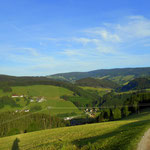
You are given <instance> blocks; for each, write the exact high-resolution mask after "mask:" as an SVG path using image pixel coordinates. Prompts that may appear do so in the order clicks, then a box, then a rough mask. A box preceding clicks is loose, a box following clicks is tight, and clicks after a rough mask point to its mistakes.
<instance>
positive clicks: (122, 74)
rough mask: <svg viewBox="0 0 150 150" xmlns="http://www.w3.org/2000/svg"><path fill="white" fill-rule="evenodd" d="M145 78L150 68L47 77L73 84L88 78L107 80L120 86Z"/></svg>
mask: <svg viewBox="0 0 150 150" xmlns="http://www.w3.org/2000/svg"><path fill="white" fill-rule="evenodd" d="M144 76H150V67H147V68H146V67H145V68H144V67H143V68H117V69H100V70H94V71H89V72H70V73H60V74H55V75H51V76H47V77H48V78H51V79H58V80H66V81H71V82H74V81H76V80H79V79H82V78H87V77H93V78H106V79H110V80H112V81H115V82H116V83H118V84H125V83H127V82H129V81H131V80H133V79H134V78H137V77H144Z"/></svg>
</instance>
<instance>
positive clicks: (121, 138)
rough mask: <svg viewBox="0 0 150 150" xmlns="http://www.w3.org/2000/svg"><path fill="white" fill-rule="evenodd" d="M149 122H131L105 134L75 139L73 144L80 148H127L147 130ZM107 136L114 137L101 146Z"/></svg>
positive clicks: (113, 149) (109, 149)
mask: <svg viewBox="0 0 150 150" xmlns="http://www.w3.org/2000/svg"><path fill="white" fill-rule="evenodd" d="M147 124H150V120H143V121H137V122H133V123H129V124H126V125H123V126H121V127H119V128H118V129H116V130H114V131H113V132H110V133H106V134H104V135H100V136H94V137H89V138H83V139H79V140H75V141H73V144H75V145H76V146H77V147H78V148H79V149H81V148H83V149H94V150H95V149H106V150H125V149H127V147H128V146H129V145H130V143H131V142H133V143H132V144H133V145H134V139H135V138H136V137H137V136H138V135H140V133H142V131H144V130H145V128H146V125H147ZM107 138H112V139H111V140H110V141H109V144H106V145H105V146H103V147H101V144H102V142H105V140H106V139H107ZM131 149H132V148H131Z"/></svg>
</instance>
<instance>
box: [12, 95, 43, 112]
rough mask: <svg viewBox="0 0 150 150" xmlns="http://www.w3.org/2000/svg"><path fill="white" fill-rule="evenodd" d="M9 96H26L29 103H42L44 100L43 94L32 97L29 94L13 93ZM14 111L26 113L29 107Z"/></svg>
mask: <svg viewBox="0 0 150 150" xmlns="http://www.w3.org/2000/svg"><path fill="white" fill-rule="evenodd" d="M11 97H12V98H26V99H28V100H29V102H30V103H42V102H44V101H46V98H45V97H44V96H39V97H37V96H34V97H32V96H30V97H29V96H27V95H18V94H13V95H12V96H11ZM15 112H16V113H18V112H26V113H27V112H30V109H22V110H16V111H15Z"/></svg>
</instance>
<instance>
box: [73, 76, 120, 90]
mask: <svg viewBox="0 0 150 150" xmlns="http://www.w3.org/2000/svg"><path fill="white" fill-rule="evenodd" d="M75 83H76V85H79V86H90V87H102V88H117V87H118V85H117V84H116V83H114V82H113V81H110V80H108V79H95V78H90V77H89V78H83V79H80V80H77V81H76V82H75Z"/></svg>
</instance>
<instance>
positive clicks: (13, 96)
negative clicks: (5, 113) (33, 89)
mask: <svg viewBox="0 0 150 150" xmlns="http://www.w3.org/2000/svg"><path fill="white" fill-rule="evenodd" d="M11 97H12V98H17V97H24V96H23V95H12V96H11Z"/></svg>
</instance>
